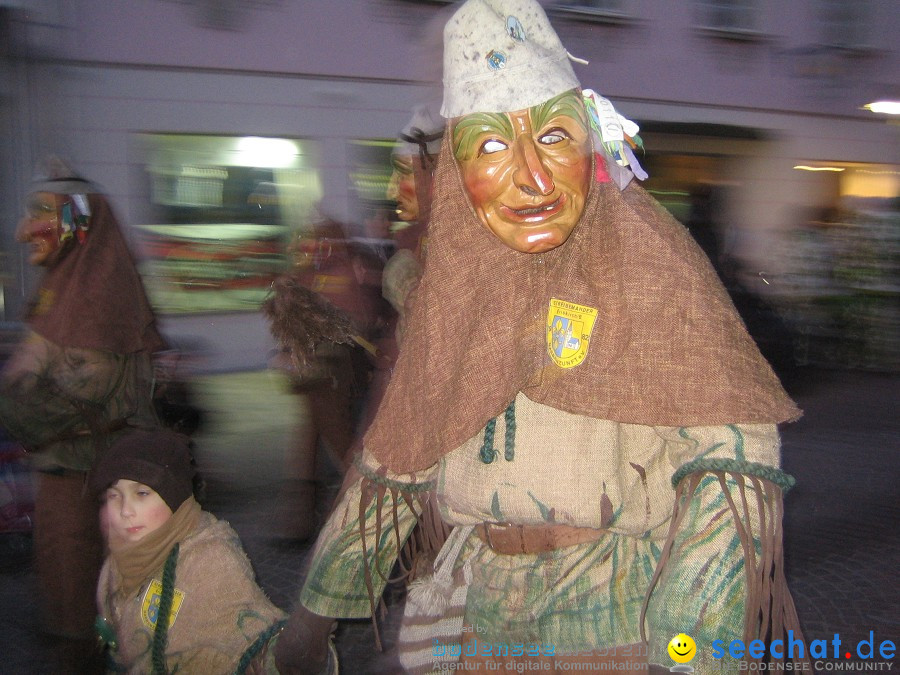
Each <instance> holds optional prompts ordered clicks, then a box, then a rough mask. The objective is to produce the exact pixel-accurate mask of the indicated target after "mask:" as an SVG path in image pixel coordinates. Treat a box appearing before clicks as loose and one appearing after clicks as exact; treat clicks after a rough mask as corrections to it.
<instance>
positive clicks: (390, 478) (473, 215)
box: [276, 0, 799, 675]
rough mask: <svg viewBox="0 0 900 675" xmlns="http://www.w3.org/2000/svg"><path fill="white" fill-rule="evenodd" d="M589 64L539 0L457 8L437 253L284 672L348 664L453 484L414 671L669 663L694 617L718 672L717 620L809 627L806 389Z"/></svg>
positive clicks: (772, 630) (420, 586) (477, 1)
mask: <svg viewBox="0 0 900 675" xmlns="http://www.w3.org/2000/svg"><path fill="white" fill-rule="evenodd" d="M569 61H570V57H569V55H568V53H567V52H566V50H565V48H564V47H563V46H562V44H561V43H560V41H559V38H558V37H557V35H556V33H555V32H554V31H553V28H552V27H551V25H550V23H549V21H548V20H547V17H546V15H545V14H544V12H543V10H542V9H541V7H540V5H539V4H538V3H537V2H535V1H534V0H468V1H467V2H465V3H464V4H463V5H462V6H461V7H460V8H459V9H458V10H457V11H456V13H455V14H454V15H453V17H452V18H451V19H450V20H449V21H448V23H447V25H446V27H445V31H444V75H443V81H444V102H443V108H442V111H441V112H442V115H444V116H445V117H446V118H448V120H449V124H448V129H447V132H446V133H445V136H444V141H443V146H442V149H441V155H440V159H439V160H438V166H437V171H436V174H435V182H434V201H433V204H432V212H431V221H430V224H429V239H428V250H427V253H426V257H425V264H424V274H423V276H422V279H421V282H420V284H419V286H418V289H417V290H416V293H415V296H414V300H413V303H412V306H411V308H410V311H409V316H408V323H407V326H408V327H407V330H406V333H405V334H404V338H403V349H402V350H401V352H400V357H399V359H398V362H397V366H396V368H395V370H394V373H393V377H392V379H391V382H390V385H389V386H388V389H387V392H386V394H385V397H384V400H383V402H382V405H381V407H380V409H379V411H378V414H377V415H376V417H375V419H374V421H373V423H372V425H371V427H370V428H369V431H368V433H367V434H366V437H365V439H364V447H363V452H362V453H361V455H360V456H359V457H358V459H357V461H356V464H355V470H356V472H357V473H356V480H355V482H353V483H351V482H350V481H349V480H348V481H346V482H345V486H346V490H345V492H344V494H343V496H342V499H341V501H340V502H339V504H338V506H337V508H336V509H335V511H334V512H333V513H332V516H331V518H330V519H329V520H328V522H327V523H326V525H325V527H324V528H323V530H322V532H321V533H320V535H319V540H318V543H317V546H316V549H315V554H314V558H313V561H312V565H311V568H310V571H309V573H308V575H307V577H306V581H305V584H304V586H303V589H302V591H301V594H300V604H299V606H298V607H297V608H296V609H295V611H294V612H293V613H292V616H291V618H290V619H289V622H288V624H287V626H286V628H285V632H284V633H283V635H282V638H281V640H280V641H279V643H278V645H277V647H276V652H277V661H278V664H279V669H280V670H281V672H282V673H283V675H286V674H287V673H295V672H325V669H327V668H329V667H331V666H332V665H333V664H332V663H331V661H330V660H329V659H328V658H327V656H328V651H327V644H328V635H329V631H330V630H331V627H332V623H333V619H334V618H336V617H363V616H370V615H372V613H373V610H374V607H375V600H376V599H377V598H378V597H379V596H380V594H381V591H382V589H383V588H384V584H385V579H386V577H387V575H388V573H389V572H390V570H391V565H392V564H393V561H394V560H395V558H396V556H397V554H398V551H399V549H400V547H401V546H403V545H404V542H405V541H406V539H407V537H408V535H409V533H410V532H411V531H412V528H413V525H414V524H415V522H416V520H417V518H420V517H421V516H422V514H425V513H427V512H428V511H427V508H426V507H427V506H429V505H430V504H431V503H433V502H434V501H435V500H436V502H437V505H438V507H439V510H440V514H441V516H442V518H443V519H444V521H445V522H446V523H447V524H449V525H451V526H453V528H454V529H453V531H452V533H451V535H450V537H449V538H448V539H447V541H446V543H445V544H444V545H443V547H442V549H441V552H440V554H439V555H438V557H437V559H436V562H435V571H434V574H433V575H432V577H431V578H430V579H427V580H419V581H416V582H414V583H413V584H411V585H410V587H409V592H408V597H407V604H406V609H405V613H404V621H403V626H402V627H401V631H400V639H399V642H400V645H399V646H400V656H401V662H402V663H403V665H404V666H405V667H406V668H407V670H408V671H410V672H430V671H432V670H433V669H437V670H440V669H442V668H453V669H457V668H458V669H464V670H466V671H467V672H470V671H475V672H485V671H490V670H493V671H496V670H499V669H503V670H516V671H517V672H525V671H531V670H540V671H541V672H569V671H571V670H616V672H623V673H645V672H647V671H648V669H649V670H650V672H654V671H656V672H667V671H668V669H669V668H670V667H673V666H675V667H679V668H685V667H688V666H686V665H685V664H682V663H681V662H678V664H677V665H676V664H675V662H674V660H673V659H672V657H671V652H669V651H668V649H667V647H668V645H669V643H670V641H672V640H673V638H679V639H680V635H681V634H682V633H685V634H687V635H689V636H691V637H692V638H693V640H694V641H695V642H696V645H697V646H698V649H697V652H696V654H691V655H690V658H691V659H692V661H691V663H690V664H689V667H692V668H694V671H695V672H700V673H712V672H738V670H739V667H740V665H741V664H739V662H738V661H737V660H735V659H715V658H714V656H713V654H712V653H711V650H710V649H709V645H710V644H711V642H712V641H713V640H714V639H721V640H724V641H725V642H726V643H728V642H730V641H731V640H733V639H743V640H744V642H745V643H749V642H750V641H751V640H754V639H761V640H767V639H783V638H784V634H785V631H786V630H788V629H792V630H794V636H795V637H796V636H798V635H799V628H798V622H797V617H796V613H795V611H794V607H793V603H792V601H791V598H790V594H789V592H788V590H787V586H786V583H785V579H784V573H783V561H782V558H781V550H782V549H781V515H782V502H781V498H782V494H783V492H784V491H785V490H787V489H788V488H789V487H790V486H791V484H792V482H793V479H791V478H790V477H789V476H787V475H786V474H784V473H783V472H782V471H781V470H780V469H779V463H780V457H779V451H780V441H779V436H778V430H777V426H776V425H777V424H778V423H780V422H784V421H789V420H793V419H796V418H797V417H798V416H799V411H798V410H797V408H796V407H795V405H794V404H793V402H792V401H791V400H790V399H789V398H788V396H787V395H786V393H785V392H784V390H783V389H782V387H781V385H780V383H779V382H778V379H777V378H776V377H775V375H774V373H773V372H772V370H771V368H770V367H769V366H768V364H767V363H766V362H765V360H764V359H763V358H762V357H761V355H760V354H759V351H758V349H757V348H756V346H755V344H754V343H753V340H752V339H751V338H750V336H749V335H748V334H747V332H746V330H745V328H744V326H743V324H742V322H741V320H740V318H739V317H738V315H737V313H736V311H735V309H734V307H733V305H732V303H731V301H730V299H729V298H728V295H727V293H726V291H725V289H724V288H723V287H722V286H721V283H720V282H719V281H718V279H717V277H716V275H715V272H714V271H713V269H712V267H711V265H710V263H709V261H708V260H707V259H706V258H705V257H704V255H703V254H702V252H701V251H700V250H699V248H698V247H697V245H696V243H695V242H694V241H693V239H692V238H691V236H690V234H689V233H688V232H687V231H686V230H685V228H684V227H683V226H681V225H680V224H679V223H678V222H677V221H675V220H674V219H673V218H672V217H671V215H669V214H668V213H667V212H666V211H665V210H664V209H663V208H662V207H661V206H660V205H659V204H658V203H656V202H655V201H654V200H653V199H652V198H651V197H650V196H649V195H648V194H647V193H646V192H645V191H644V190H643V189H642V188H641V187H640V186H639V185H637V183H636V181H635V180H633V178H634V177H635V176H637V177H641V176H644V174H643V171H642V170H641V169H640V167H639V165H638V163H637V161H636V159H635V157H634V154H633V149H634V148H636V147H637V146H638V143H639V141H638V140H637V139H636V134H637V128H636V125H634V124H633V123H631V122H629V121H628V120H625V119H624V118H622V117H620V116H619V115H618V114H617V113H616V111H615V110H614V108H613V107H612V105H611V104H610V103H609V101H607V100H606V99H603V98H602V97H600V96H598V95H597V94H596V93H594V92H592V91H590V90H582V88H581V85H580V83H579V81H578V79H577V78H576V76H575V74H574V72H573V70H572V67H571V65H570V62H569ZM424 543H426V544H427V543H428V542H427V541H426V542H424ZM679 658H681V657H679ZM301 659H303V661H302V664H303V667H302V668H301V667H300V664H301ZM448 662H449V663H448ZM316 663H317V664H319V665H320V667H321V668H322V670H321V671H315V670H313V669H312V668H311V664H316Z"/></svg>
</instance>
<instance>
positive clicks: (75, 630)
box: [0, 165, 163, 672]
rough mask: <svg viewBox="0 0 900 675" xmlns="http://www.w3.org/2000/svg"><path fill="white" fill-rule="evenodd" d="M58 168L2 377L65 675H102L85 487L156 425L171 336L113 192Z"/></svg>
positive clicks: (35, 192) (43, 592)
mask: <svg viewBox="0 0 900 675" xmlns="http://www.w3.org/2000/svg"><path fill="white" fill-rule="evenodd" d="M57 166H58V169H57V173H56V174H55V176H54V177H52V178H50V179H48V180H43V181H40V182H37V183H35V184H34V185H33V186H32V188H31V191H30V193H29V195H28V198H27V205H26V215H25V217H24V218H23V219H22V220H21V222H20V223H19V227H18V230H17V233H16V236H17V239H18V240H19V241H20V242H22V243H24V244H27V245H28V247H29V249H28V261H29V263H30V264H32V265H36V266H40V267H42V268H43V269H44V275H43V278H42V279H41V282H40V285H39V287H38V289H37V294H36V296H35V298H34V300H33V302H32V303H31V305H30V307H29V309H28V314H27V317H26V323H27V326H28V333H27V335H26V336H25V338H24V339H23V340H22V342H21V343H20V344H19V345H18V346H17V347H16V349H15V351H14V353H13V354H12V356H11V357H10V359H9V361H8V362H7V364H6V366H5V368H4V370H3V372H2V374H0V423H2V424H3V425H4V426H5V427H6V429H7V430H8V432H9V433H10V434H11V435H12V436H13V437H15V438H16V439H17V440H18V441H19V442H21V443H22V444H23V445H24V446H25V448H26V450H27V451H28V455H29V458H30V462H31V465H32V467H33V468H34V469H35V470H36V476H37V496H36V505H35V526H34V555H35V565H36V571H37V580H38V589H39V601H40V607H41V609H42V610H43V625H44V629H45V630H46V632H47V633H48V634H49V636H51V637H50V639H51V641H52V642H53V644H54V649H55V651H56V652H57V655H58V656H59V658H60V664H59V668H60V670H59V672H97V670H98V667H99V666H101V665H102V663H101V662H100V660H99V659H98V652H97V649H96V642H95V640H94V639H93V623H94V617H95V615H96V607H95V603H94V592H95V589H96V585H97V575H98V573H99V570H100V564H101V562H102V542H101V537H100V531H99V529H98V526H97V503H96V500H94V499H93V498H92V496H91V495H90V494H89V493H88V491H87V489H86V485H85V481H86V479H87V475H88V471H89V469H90V467H91V465H92V464H93V462H94V460H95V458H96V456H97V454H98V453H100V452H102V451H103V450H104V449H105V448H106V447H108V446H109V444H110V443H111V442H112V440H113V439H114V438H115V437H117V436H118V435H120V434H121V433H123V431H124V430H125V429H126V428H128V427H152V426H154V425H156V424H157V420H156V416H155V413H154V411H153V407H152V403H151V398H152V377H153V374H152V366H151V354H152V353H153V352H155V351H157V350H159V349H161V348H162V347H163V341H162V339H161V337H160V335H159V333H158V332H157V330H156V327H155V323H154V317H153V312H152V311H151V309H150V304H149V303H148V301H147V297H146V295H145V293H144V288H143V285H142V284H141V280H140V277H139V276H138V272H137V270H136V268H135V264H134V260H133V258H132V256H131V253H130V251H129V250H128V247H127V245H126V243H125V240H124V238H123V236H122V233H121V232H120V230H119V225H118V223H117V221H116V217H115V215H114V214H113V211H112V208H111V207H110V204H109V202H108V201H107V199H106V197H105V196H104V195H103V194H102V193H101V191H100V190H99V188H97V187H96V186H95V185H93V184H92V183H90V182H88V181H87V180H85V179H83V178H81V177H79V176H74V175H71V174H70V173H68V172H67V170H66V169H65V168H64V167H61V166H59V165H57Z"/></svg>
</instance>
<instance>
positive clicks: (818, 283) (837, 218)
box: [780, 162, 900, 372]
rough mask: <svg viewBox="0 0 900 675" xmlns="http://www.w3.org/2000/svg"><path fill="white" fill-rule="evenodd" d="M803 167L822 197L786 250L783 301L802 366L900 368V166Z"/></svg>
mask: <svg viewBox="0 0 900 675" xmlns="http://www.w3.org/2000/svg"><path fill="white" fill-rule="evenodd" d="M898 168H900V167H897V166H894V165H879V164H858V163H849V162H829V163H827V164H825V163H821V162H802V163H799V164H797V165H796V166H795V167H794V169H796V170H797V181H798V187H800V188H801V189H802V190H803V191H804V193H806V194H810V195H817V198H816V199H815V201H813V202H812V203H810V204H808V205H807V208H806V210H805V212H802V213H798V217H797V218H796V221H795V222H794V223H793V227H792V229H791V231H790V233H789V236H788V239H787V241H786V243H787V246H785V247H784V250H785V251H786V255H787V261H786V262H787V265H786V269H787V272H786V274H785V275H784V278H783V280H782V281H781V283H780V286H781V287H782V293H783V298H782V303H783V305H784V306H785V308H786V311H787V312H788V313H789V314H788V315H789V317H790V320H791V321H792V323H793V324H794V325H795V326H796V327H797V333H798V339H799V344H798V347H799V354H800V356H801V357H802V359H803V363H811V364H814V365H823V366H828V367H850V368H865V369H871V370H881V371H886V372H900V170H898Z"/></svg>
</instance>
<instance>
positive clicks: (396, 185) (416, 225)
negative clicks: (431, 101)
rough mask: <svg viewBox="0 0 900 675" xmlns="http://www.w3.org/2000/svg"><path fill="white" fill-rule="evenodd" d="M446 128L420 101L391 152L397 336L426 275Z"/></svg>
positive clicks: (386, 278)
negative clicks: (437, 167)
mask: <svg viewBox="0 0 900 675" xmlns="http://www.w3.org/2000/svg"><path fill="white" fill-rule="evenodd" d="M443 133H444V121H443V119H442V118H440V117H437V116H435V115H432V114H431V112H430V111H429V110H428V108H427V107H426V106H418V107H417V108H416V109H415V111H414V112H413V116H412V119H410V121H409V122H408V123H407V125H406V127H404V129H403V131H401V132H400V135H399V137H398V138H397V144H396V146H395V147H394V151H393V153H392V154H391V166H392V172H391V179H390V181H389V183H388V189H387V195H386V196H387V198H388V199H391V200H393V201H395V202H396V204H397V209H396V216H397V220H398V222H397V223H395V224H394V225H393V226H392V228H391V234H392V238H393V240H394V242H395V244H396V247H397V251H396V253H394V255H392V256H391V258H390V259H389V260H388V262H387V264H386V265H385V268H384V275H383V282H382V294H383V295H384V297H385V299H386V300H387V301H388V302H390V303H391V306H392V307H393V308H394V310H395V311H396V312H397V316H398V322H397V323H398V325H397V337H398V339H399V337H400V335H401V334H402V332H403V326H404V324H405V318H406V303H407V300H408V299H409V296H410V293H412V291H413V289H415V287H416V286H417V285H418V283H419V278H420V277H421V276H422V260H423V259H424V256H425V245H426V242H427V230H428V220H429V217H430V214H431V191H432V183H433V180H434V167H435V164H436V163H437V158H438V153H439V152H440V147H441V138H442V137H443Z"/></svg>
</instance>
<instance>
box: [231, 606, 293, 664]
mask: <svg viewBox="0 0 900 675" xmlns="http://www.w3.org/2000/svg"><path fill="white" fill-rule="evenodd" d="M286 623H287V619H282V620H280V621H276V622H275V623H273V624H272V625H271V626H269V627H268V628H266V629H265V630H264V631H263V632H262V633H260V634H259V635H258V636H257V638H256V639H255V640H254V641H253V644H251V645H250V646H249V647H247V649H246V650H245V651H244V653H243V654H242V655H241V660H240V661H239V662H238V665H237V668H235V669H234V673H235V675H244V672H245V671H246V670H247V668H248V667H249V665H250V662H251V661H252V660H253V659H254V658H256V655H257V654H259V653H260V652H261V651H262V649H263V647H265V646H266V645H267V644H268V642H269V640H271V639H272V638H273V637H275V636H276V635H278V634H279V633H280V632H281V629H282V628H284V625H285V624H286Z"/></svg>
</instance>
